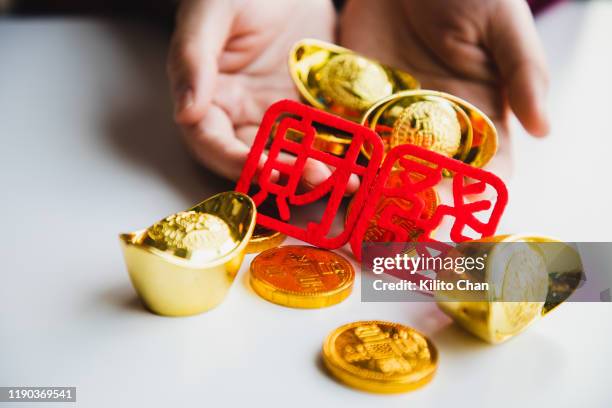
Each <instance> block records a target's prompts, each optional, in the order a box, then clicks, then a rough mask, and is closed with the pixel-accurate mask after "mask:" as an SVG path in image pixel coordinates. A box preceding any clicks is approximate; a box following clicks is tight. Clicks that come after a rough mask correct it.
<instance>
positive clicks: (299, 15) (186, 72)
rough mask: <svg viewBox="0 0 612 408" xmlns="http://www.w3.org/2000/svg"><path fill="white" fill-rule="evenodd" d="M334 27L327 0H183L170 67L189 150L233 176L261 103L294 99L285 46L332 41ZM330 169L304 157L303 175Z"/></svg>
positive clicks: (310, 177)
mask: <svg viewBox="0 0 612 408" xmlns="http://www.w3.org/2000/svg"><path fill="white" fill-rule="evenodd" d="M334 29H335V11H334V8H333V5H332V4H331V2H330V1H329V0H308V1H303V0H183V1H182V2H181V4H180V7H179V11H178V15H177V28H176V32H175V33H174V36H173V39H172V44H171V49H170V55H169V59H168V72H169V75H170V80H171V84H172V91H173V95H174V100H175V120H176V121H177V122H178V123H179V124H180V125H181V127H182V129H183V133H184V136H185V140H186V142H187V144H188V146H189V147H190V149H191V151H192V152H193V154H194V155H195V157H196V158H197V159H198V160H199V161H200V162H202V163H203V164H204V165H206V166H207V167H209V168H210V169H212V170H214V171H216V172H217V173H219V174H221V175H223V176H225V177H228V178H230V179H237V178H238V177H239V175H240V172H241V170H242V166H243V164H244V162H245V161H246V157H247V154H248V152H249V149H250V146H251V144H252V142H253V139H254V137H255V134H256V132H257V128H258V126H259V122H260V120H261V118H262V116H263V113H264V112H265V110H266V108H267V107H268V106H269V105H270V104H272V103H273V102H276V101H277V100H279V99H283V98H293V99H295V98H297V93H296V91H295V87H294V85H293V82H292V80H291V77H290V75H289V72H288V68H287V60H288V53H289V50H290V48H291V46H292V45H293V44H294V43H295V42H296V41H298V40H300V39H302V38H305V37H311V38H318V39H321V40H325V41H333V34H334ZM329 174H330V170H329V169H328V168H327V167H326V166H325V165H323V163H321V162H316V161H312V162H310V161H309V162H308V163H307V166H306V168H305V169H304V182H305V183H306V184H307V185H312V186H314V185H317V184H319V183H320V182H322V181H323V180H325V179H327V177H329Z"/></svg>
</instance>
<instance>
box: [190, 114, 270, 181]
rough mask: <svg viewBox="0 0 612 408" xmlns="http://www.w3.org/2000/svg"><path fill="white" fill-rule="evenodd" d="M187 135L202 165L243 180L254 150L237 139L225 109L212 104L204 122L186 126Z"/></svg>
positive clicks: (229, 176) (230, 177)
mask: <svg viewBox="0 0 612 408" xmlns="http://www.w3.org/2000/svg"><path fill="white" fill-rule="evenodd" d="M183 134H184V137H185V140H186V142H187V145H188V147H189V148H190V150H191V151H192V153H193V154H194V155H195V157H196V158H197V159H198V160H199V161H200V162H201V163H202V164H204V165H205V166H206V167H208V168H210V169H211V170H213V171H215V172H217V173H218V174H220V175H222V176H224V177H227V178H229V179H231V180H237V179H238V178H239V177H240V173H241V172H242V168H243V166H244V163H245V162H246V159H247V156H248V154H249V150H250V148H249V146H247V145H246V144H244V143H243V142H242V141H241V140H239V139H237V138H236V134H235V133H234V128H233V125H232V122H231V121H230V119H229V117H228V116H227V114H226V113H225V111H223V109H221V108H219V107H218V106H216V105H211V106H210V108H209V109H208V111H207V112H206V116H205V117H204V119H203V120H202V121H201V122H200V123H198V124H196V125H192V126H184V127H183ZM262 160H263V161H265V158H262ZM263 161H262V162H261V163H263Z"/></svg>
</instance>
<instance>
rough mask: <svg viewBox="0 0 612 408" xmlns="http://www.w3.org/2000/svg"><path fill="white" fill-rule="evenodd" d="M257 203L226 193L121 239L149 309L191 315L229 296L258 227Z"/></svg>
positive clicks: (172, 314)
mask: <svg viewBox="0 0 612 408" xmlns="http://www.w3.org/2000/svg"><path fill="white" fill-rule="evenodd" d="M256 214H257V212H256V209H255V204H254V203H253V201H252V200H251V198H249V197H248V196H246V195H244V194H241V193H235V192H226V193H221V194H217V195H215V196H213V197H211V198H209V199H208V200H205V201H203V202H202V203H200V204H198V205H196V206H194V207H193V208H191V209H189V210H187V211H182V212H179V213H177V214H173V215H171V216H169V217H166V218H165V219H163V220H161V221H159V222H158V223H156V224H154V225H153V226H151V227H150V228H147V229H144V230H140V231H136V232H133V233H128V234H121V235H120V237H119V238H120V242H121V247H122V249H123V255H124V258H125V263H126V265H127V269H128V273H129V275H130V280H131V281H132V284H133V286H134V288H135V289H136V292H137V293H138V295H139V297H140V298H141V300H142V301H143V303H144V304H145V306H146V307H147V308H148V309H149V310H151V311H152V312H154V313H157V314H160V315H166V316H187V315H193V314H197V313H201V312H204V311H207V310H209V309H211V308H213V307H215V306H217V305H218V304H219V303H221V301H222V300H223V298H224V297H225V295H226V293H227V291H228V289H229V288H230V286H231V284H232V282H233V281H234V278H235V276H236V274H237V273H238V270H239V269H240V265H241V263H242V259H243V257H244V254H245V248H246V246H247V244H248V242H249V239H250V238H251V235H252V233H253V229H254V227H255V217H256Z"/></svg>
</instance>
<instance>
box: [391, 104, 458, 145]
mask: <svg viewBox="0 0 612 408" xmlns="http://www.w3.org/2000/svg"><path fill="white" fill-rule="evenodd" d="M460 143H461V125H460V124H459V121H458V120H457V114H456V113H455V111H454V110H453V108H452V107H451V106H450V105H448V104H442V103H437V102H434V101H420V102H415V103H413V104H411V105H408V106H407V107H405V108H404V109H403V110H402V112H401V113H400V115H399V116H398V117H397V119H396V121H395V123H394V125H393V131H392V133H391V140H390V144H391V148H393V147H395V146H399V145H403V144H413V145H416V146H419V147H422V148H424V149H427V150H432V151H434V152H436V153H440V154H443V155H444V156H446V157H453V156H454V155H455V154H456V153H457V150H459V145H460Z"/></svg>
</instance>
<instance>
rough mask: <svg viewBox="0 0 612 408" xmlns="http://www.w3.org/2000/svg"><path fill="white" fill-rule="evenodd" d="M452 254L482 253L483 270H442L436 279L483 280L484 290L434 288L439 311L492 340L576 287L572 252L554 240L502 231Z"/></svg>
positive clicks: (513, 331) (517, 329) (515, 330)
mask: <svg viewBox="0 0 612 408" xmlns="http://www.w3.org/2000/svg"><path fill="white" fill-rule="evenodd" d="M452 252H455V253H457V254H461V255H465V254H469V256H470V257H472V258H475V257H480V256H484V257H485V258H486V267H485V270H484V271H468V272H466V273H465V274H457V273H455V272H454V271H452V270H442V271H440V272H439V273H438V276H437V279H440V280H443V281H445V282H453V283H454V284H455V287H457V285H456V284H457V281H458V280H460V279H463V280H466V279H467V280H469V281H470V282H472V283H483V282H486V283H488V284H489V285H490V286H489V290H481V291H471V292H470V293H469V294H466V293H465V292H463V291H459V290H452V291H448V290H447V291H438V292H436V300H437V302H438V306H439V307H440V309H441V310H442V311H443V312H444V313H446V314H447V315H448V316H450V317H451V318H452V319H453V320H454V321H455V322H456V323H457V324H459V325H460V326H461V327H463V328H464V329H465V330H467V331H468V332H470V333H472V334H474V335H475V336H477V337H479V338H481V339H482V340H485V341H486V342H489V343H492V344H498V343H502V342H504V341H506V340H508V339H510V338H512V337H514V336H516V335H518V334H520V333H521V332H523V331H524V330H525V329H527V328H528V327H529V326H530V325H531V324H533V323H534V322H536V321H537V320H538V319H539V318H541V317H542V316H544V315H546V314H547V313H549V312H550V311H551V310H552V309H554V308H555V307H557V306H558V305H559V304H561V303H562V302H563V301H565V300H566V299H567V298H568V297H569V296H570V295H571V294H572V293H573V292H574V290H575V289H576V288H577V287H578V285H579V283H580V281H581V279H582V277H583V269H582V263H581V260H580V255H579V254H578V252H577V251H576V250H575V249H574V248H573V247H571V246H570V245H568V244H565V243H562V242H560V241H557V240H554V239H550V238H542V237H532V236H511V235H503V236H498V237H492V238H486V239H482V240H478V241H470V242H465V243H461V244H459V245H458V246H457V247H456V248H455V250H453V251H451V253H452Z"/></svg>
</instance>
